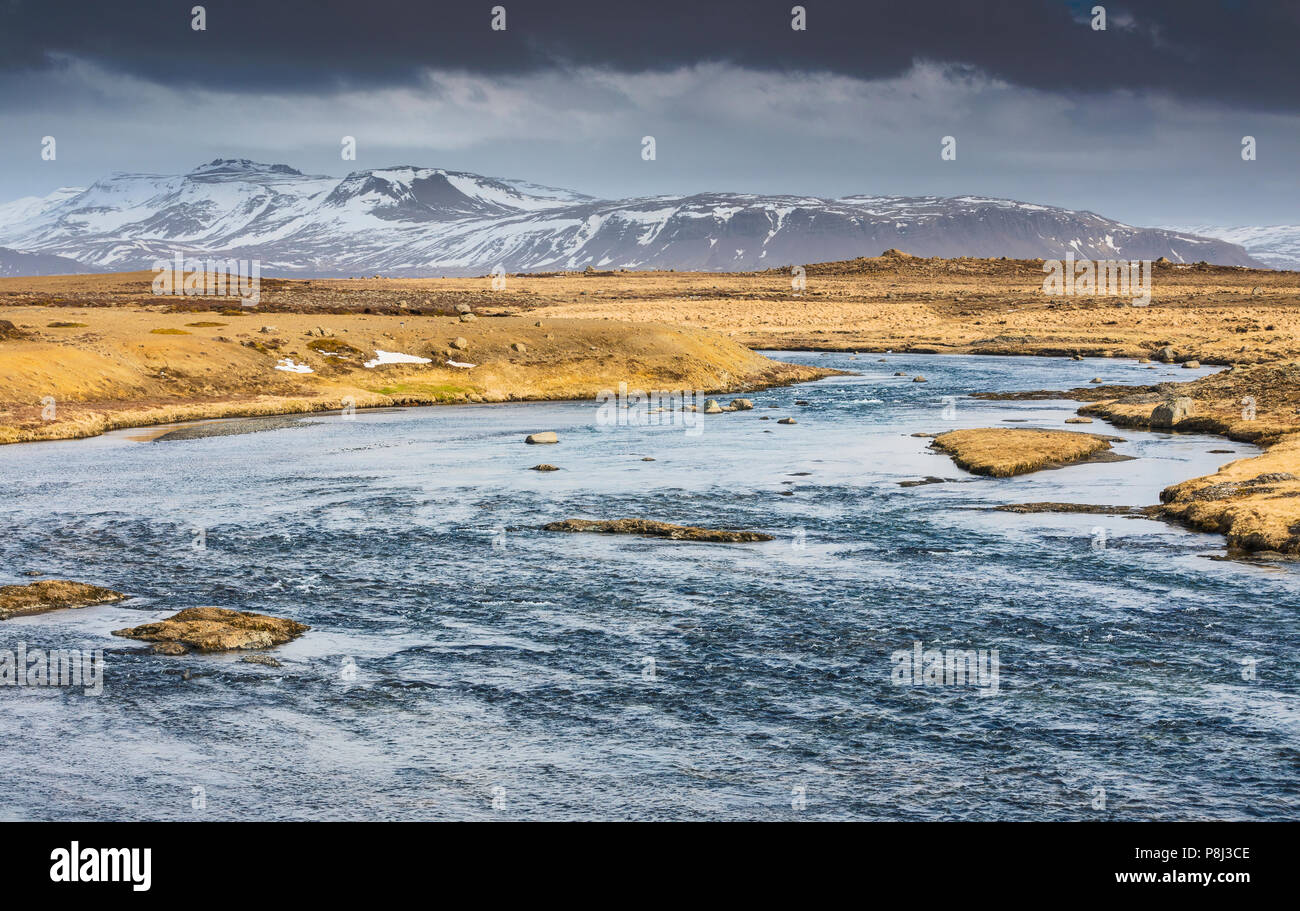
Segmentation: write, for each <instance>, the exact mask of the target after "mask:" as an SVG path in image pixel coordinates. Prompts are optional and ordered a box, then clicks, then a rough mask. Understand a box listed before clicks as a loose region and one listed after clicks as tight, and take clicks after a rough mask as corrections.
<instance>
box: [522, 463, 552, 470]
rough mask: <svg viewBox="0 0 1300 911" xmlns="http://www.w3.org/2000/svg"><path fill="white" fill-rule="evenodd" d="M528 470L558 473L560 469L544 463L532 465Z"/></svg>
mask: <svg viewBox="0 0 1300 911" xmlns="http://www.w3.org/2000/svg"><path fill="white" fill-rule="evenodd" d="M528 470H529V471H559V470H560V469H558V468H556V467H555V466H554V465H548V464H546V463H545V462H543V463H542V464H540V465H534V466H533V467H532V468H530V469H528Z"/></svg>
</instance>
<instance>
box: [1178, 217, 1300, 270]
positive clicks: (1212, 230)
mask: <svg viewBox="0 0 1300 911" xmlns="http://www.w3.org/2000/svg"><path fill="white" fill-rule="evenodd" d="M1175 230H1185V231H1189V232H1192V233H1194V234H1201V235H1204V236H1206V237H1218V238H1220V239H1222V240H1226V241H1228V242H1229V243H1234V244H1239V245H1240V246H1241V247H1242V248H1243V249H1244V250H1245V251H1246V252H1247V253H1248V254H1250V256H1251V257H1252V258H1254V259H1257V260H1259V261H1260V262H1262V263H1264V264H1265V265H1268V266H1272V267H1273V268H1274V269H1300V225H1268V226H1266V227H1250V226H1247V225H1235V226H1228V227H1224V226H1222V225H1200V226H1198V227H1195V228H1181V229H1175Z"/></svg>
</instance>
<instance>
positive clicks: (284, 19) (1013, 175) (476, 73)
mask: <svg viewBox="0 0 1300 911" xmlns="http://www.w3.org/2000/svg"><path fill="white" fill-rule="evenodd" d="M499 2H500V3H502V5H504V6H505V7H506V8H507V23H508V28H507V30H506V31H505V32H493V31H492V30H491V29H490V27H489V23H490V18H491V12H490V10H491V6H492V5H493V4H492V3H485V4H477V3H475V4H466V3H456V4H441V3H416V2H411V0H408V2H404V3H397V2H393V0H369V2H367V3H364V4H360V3H356V2H327V3H315V4H306V3H303V4H263V5H257V4H251V3H244V2H242V0H240V2H232V0H223V2H220V3H216V2H213V3H208V4H206V9H207V25H208V28H207V31H206V32H194V31H192V30H191V28H190V12H189V8H190V6H191V5H192V4H190V3H184V4H174V3H134V4H125V5H123V4H101V3H93V4H89V3H88V4H85V6H84V8H82V5H80V4H77V5H71V4H54V3H51V2H49V0H46V2H44V3H41V4H38V3H35V2H29V0H0V11H3V12H0V17H2V20H3V21H2V22H0V26H2V27H0V118H2V119H3V124H4V129H3V130H2V131H0V156H3V160H4V161H5V162H6V166H5V168H4V169H3V170H2V171H0V199H11V198H14V197H16V196H22V195H44V194H45V193H48V192H49V191H50V190H52V189H54V188H55V187H57V186H66V185H84V184H86V183H89V182H91V181H93V180H94V179H96V178H97V177H99V176H102V175H103V174H105V173H107V172H109V171H112V170H130V171H155V172H168V173H176V172H183V171H187V170H189V169H191V168H192V167H194V166H195V165H197V164H198V163H200V162H202V161H206V160H210V159H212V158H216V157H248V158H255V159H258V160H262V161H271V162H283V163H287V164H290V165H293V166H294V167H298V168H300V169H302V170H305V171H309V172H315V173H325V174H333V175H340V176H341V175H343V174H345V173H347V172H348V171H351V170H356V169H360V168H368V167H382V166H387V165H393V164H419V165H430V166H441V167H449V168H456V169H461V170H469V171H475V172H479V173H485V174H489V175H494V176H503V177H519V178H524V179H528V180H532V181H535V182H539V183H548V184H553V185H559V186H567V187H572V188H573V189H577V190H580V191H582V192H586V193H590V194H593V195H599V196H608V197H623V196H632V195H648V194H656V193H686V192H695V191H702V190H728V191H753V192H770V193H804V194H809V195H821V196H842V195H848V194H855V193H879V194H916V195H920V194H940V195H960V194H981V195H995V196H1009V197H1012V198H1017V199H1023V200H1029V201H1034V202H1042V203H1049V204H1056V205H1065V206H1069V207H1071V208H1085V209H1092V210H1094V211H1097V212H1100V213H1101V214H1104V215H1107V216H1110V217H1115V218H1119V219H1121V220H1124V221H1128V222H1130V223H1135V224H1165V223H1180V222H1182V223H1186V222H1202V223H1219V224H1243V223H1256V224H1266V223H1279V222H1292V223H1294V222H1295V221H1296V220H1297V217H1298V216H1300V213H1298V212H1297V205H1296V204H1297V201H1300V182H1298V180H1297V176H1296V170H1297V169H1296V163H1297V161H1300V88H1298V86H1300V64H1298V63H1297V54H1296V51H1295V48H1296V47H1297V46H1300V40H1298V39H1300V3H1291V2H1250V0H1240V2H1209V0H1179V2H1172V0H1169V2H1162V0H1153V2H1146V3H1128V4H1122V5H1121V4H1105V5H1106V6H1107V9H1108V16H1109V23H1108V24H1109V28H1108V30H1107V31H1105V32H1095V31H1093V30H1092V29H1091V28H1090V27H1089V25H1088V18H1089V10H1090V8H1091V6H1092V5H1093V4H1092V3H1083V4H1072V3H1066V2H1055V0H1052V2H1049V0H1025V2H1015V3H1012V2H996V0H990V2H987V3H984V4H975V3H960V2H946V3H939V2H936V0H911V2H907V3H889V4H884V3H869V2H868V3H817V2H806V3H805V4H804V5H805V6H806V7H807V9H808V14H807V17H808V30H807V31H806V32H794V31H792V30H791V29H790V7H791V5H792V4H791V3H790V2H786V0H783V2H779V3H773V2H767V0H751V2H746V3H740V2H722V3H705V2H703V0H700V2H697V3H692V4H685V3H678V2H676V0H673V2H668V3H656V4H653V5H651V4H644V5H641V4H636V5H632V4H615V3H609V4H597V3H590V2H576V0H569V2H512V0H499ZM46 135H51V136H54V137H55V138H56V139H57V142H58V158H57V160H56V161H53V162H49V161H42V160H41V157H40V141H41V137H43V136H46ZM644 135H653V136H654V137H655V139H656V142H657V159H656V160H655V161H644V160H642V158H641V154H640V153H641V137H642V136H644ZM946 135H951V136H955V137H956V139H957V148H958V156H957V160H956V161H942V160H941V159H940V155H939V150H940V140H941V138H942V137H943V136H946ZM1245 135H1251V136H1254V137H1255V138H1256V140H1257V142H1258V149H1259V151H1258V160H1256V161H1253V162H1244V161H1242V159H1241V154H1240V152H1241V139H1242V137H1243V136H1245ZM343 136H354V137H356V140H357V150H358V154H357V160H356V161H355V162H352V161H342V160H341V159H340V155H339V148H340V140H341V138H342V137H343Z"/></svg>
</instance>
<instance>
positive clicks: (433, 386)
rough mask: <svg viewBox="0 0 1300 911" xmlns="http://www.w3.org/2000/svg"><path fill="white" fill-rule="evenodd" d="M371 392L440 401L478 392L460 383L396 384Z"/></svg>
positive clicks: (371, 390)
mask: <svg viewBox="0 0 1300 911" xmlns="http://www.w3.org/2000/svg"><path fill="white" fill-rule="evenodd" d="M369 391H370V392H378V393H379V394H380V395H418V396H420V397H421V398H426V399H436V400H438V401H445V400H450V399H454V398H456V397H457V396H461V395H470V394H472V393H475V392H478V390H477V389H476V388H474V387H473V386H462V385H460V384H459V383H394V384H393V385H391V386H381V387H380V388H378V389H370V390H369Z"/></svg>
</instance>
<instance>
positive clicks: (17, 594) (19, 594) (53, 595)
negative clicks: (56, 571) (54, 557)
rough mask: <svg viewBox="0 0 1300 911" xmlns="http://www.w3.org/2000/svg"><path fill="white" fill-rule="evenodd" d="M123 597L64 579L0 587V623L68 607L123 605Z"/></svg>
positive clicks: (103, 589)
mask: <svg viewBox="0 0 1300 911" xmlns="http://www.w3.org/2000/svg"><path fill="white" fill-rule="evenodd" d="M127 597H128V596H127V595H124V594H122V593H121V592H115V591H113V590H112V589H111V588H100V587H99V586H98V585H87V584H86V583H84V582H69V581H67V580H65V579H43V580H41V581H40V582H29V583H27V584H26V585H4V586H0V620H8V619H9V618H10V617H24V616H27V615H29V614H43V613H46V612H47V611H52V610H62V609H64V608H70V607H89V606H91V605H92V604H112V603H114V602H117V601H125V600H126V599H127Z"/></svg>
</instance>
